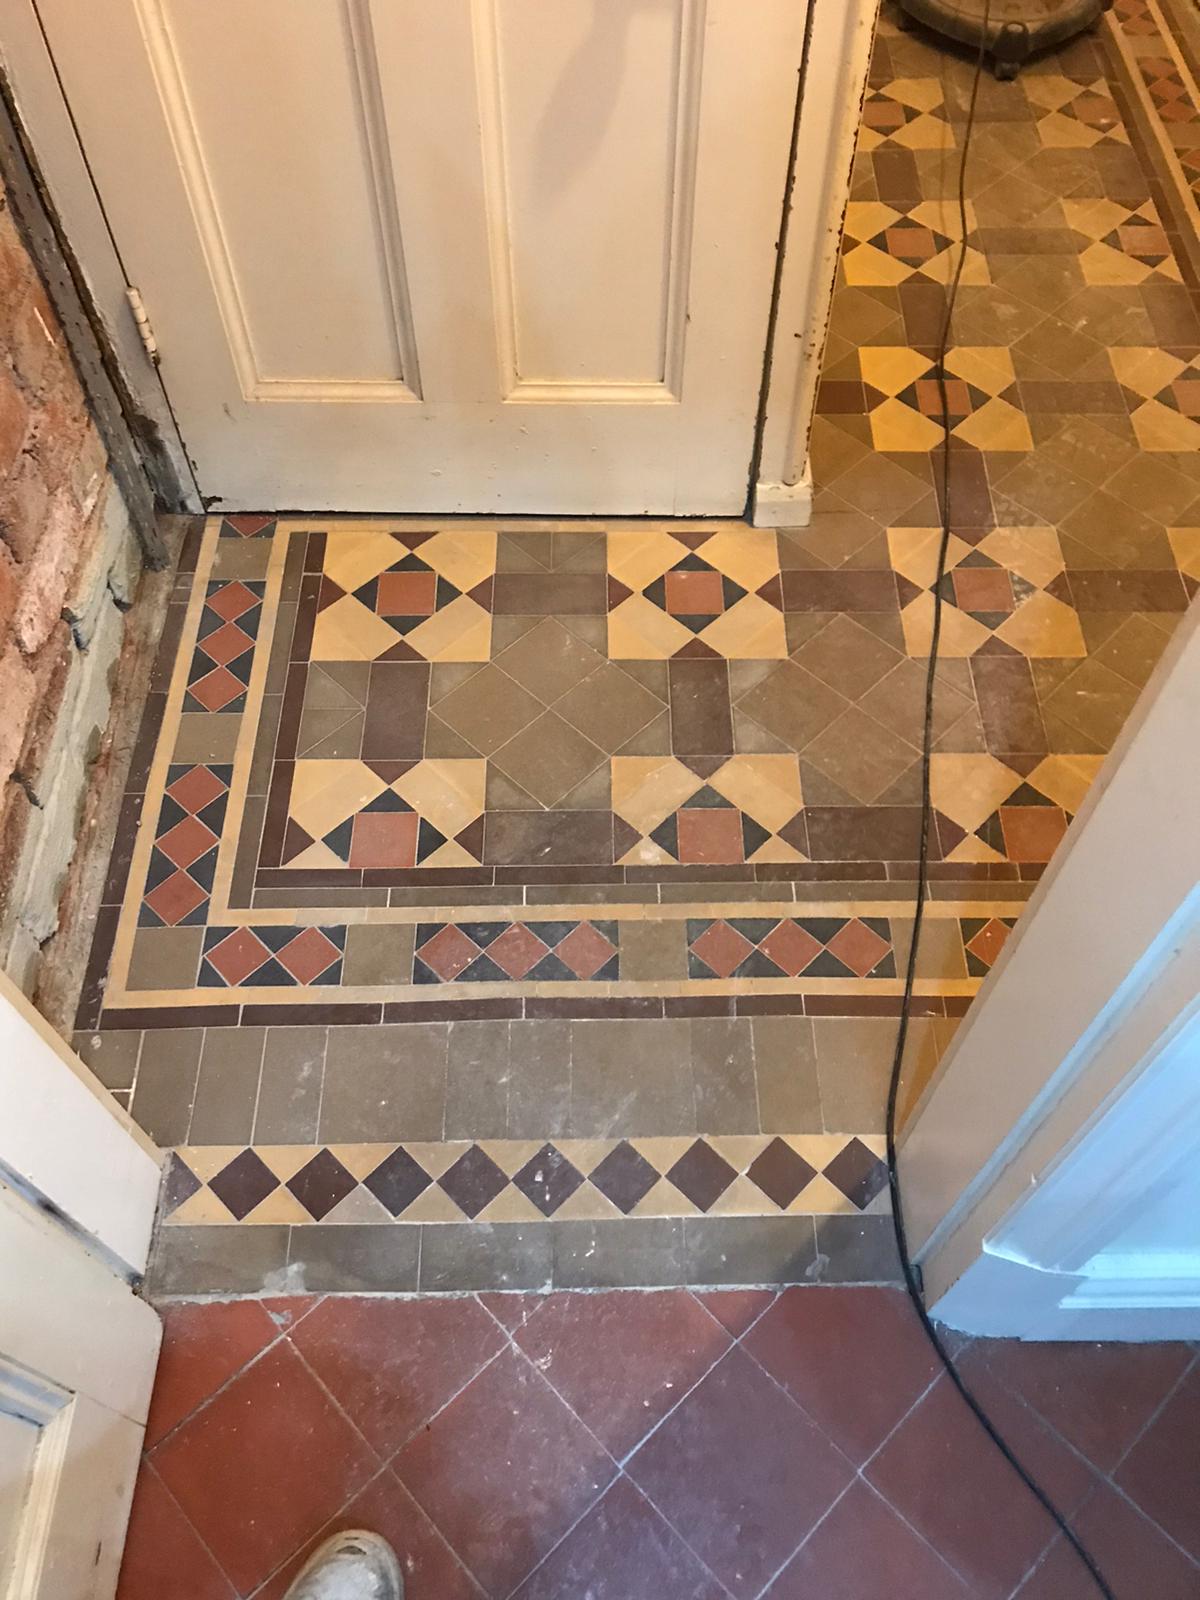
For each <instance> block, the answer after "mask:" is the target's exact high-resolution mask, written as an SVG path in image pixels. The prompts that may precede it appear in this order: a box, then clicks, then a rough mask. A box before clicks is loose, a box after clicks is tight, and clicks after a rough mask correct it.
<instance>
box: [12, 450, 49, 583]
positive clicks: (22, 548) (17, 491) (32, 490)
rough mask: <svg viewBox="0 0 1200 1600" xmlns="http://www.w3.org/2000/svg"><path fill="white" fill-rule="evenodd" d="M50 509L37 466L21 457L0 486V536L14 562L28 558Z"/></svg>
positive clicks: (44, 485)
mask: <svg viewBox="0 0 1200 1600" xmlns="http://www.w3.org/2000/svg"><path fill="white" fill-rule="evenodd" d="M49 511H50V492H49V490H48V489H47V488H46V482H45V479H44V478H43V477H42V472H41V468H40V467H39V465H38V463H37V462H36V461H35V460H34V459H33V458H32V457H31V456H28V455H26V456H22V458H21V460H20V461H18V463H17V466H16V469H15V470H14V471H13V472H12V473H11V474H10V476H9V478H8V481H7V482H6V483H5V484H4V486H3V488H2V489H0V538H3V540H4V542H5V544H7V545H8V547H9V549H10V550H11V551H12V552H13V554H14V555H15V556H16V558H17V560H18V561H21V562H28V561H32V559H33V554H34V551H35V550H36V549H37V547H38V545H39V543H40V542H41V537H42V530H43V529H44V527H45V526H46V517H47V515H48V514H49Z"/></svg>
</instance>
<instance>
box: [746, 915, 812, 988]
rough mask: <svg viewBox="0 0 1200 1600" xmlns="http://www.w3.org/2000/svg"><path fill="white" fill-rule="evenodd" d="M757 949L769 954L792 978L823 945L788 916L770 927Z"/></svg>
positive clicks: (801, 970)
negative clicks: (776, 925)
mask: <svg viewBox="0 0 1200 1600" xmlns="http://www.w3.org/2000/svg"><path fill="white" fill-rule="evenodd" d="M758 947H759V949H760V950H762V951H765V953H766V954H767V955H768V956H770V958H771V960H772V961H773V962H774V963H775V965H776V966H777V967H779V968H781V970H782V971H784V972H786V973H787V975H788V977H789V978H794V977H796V976H797V974H798V973H801V972H803V971H804V969H805V967H807V966H808V964H809V962H810V961H812V960H813V959H814V958H815V957H816V956H819V955H820V953H821V951H822V950H823V949H824V946H823V945H822V944H821V943H820V941H819V940H817V939H814V938H813V936H812V934H811V933H809V932H808V931H807V930H806V929H804V928H802V927H800V925H799V923H797V922H794V921H792V920H791V919H790V918H789V919H787V920H786V921H783V922H781V923H780V924H779V925H778V927H775V928H772V929H771V931H770V933H769V934H768V935H767V936H766V938H765V939H761V940H760V941H759V946H758Z"/></svg>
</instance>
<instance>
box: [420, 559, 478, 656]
mask: <svg viewBox="0 0 1200 1600" xmlns="http://www.w3.org/2000/svg"><path fill="white" fill-rule="evenodd" d="M415 554H416V556H417V558H418V560H420V561H424V562H425V563H426V564H427V565H428V566H431V567H432V568H433V570H434V571H435V572H440V573H441V575H442V577H443V578H447V579H448V580H449V581H450V582H451V583H452V584H453V585H454V587H455V588H456V589H461V590H462V591H463V592H464V593H466V591H467V590H468V589H473V588H474V587H475V585H476V584H477V583H482V582H483V580H484V579H485V578H490V577H491V576H492V574H493V573H494V572H495V570H496V535H495V534H494V533H485V532H476V531H474V530H473V529H472V530H469V531H468V530H460V529H454V530H450V531H446V532H442V533H435V534H434V536H433V538H432V539H426V540H425V541H424V542H423V543H422V544H421V545H420V546H419V547H418V548H417V550H416V552H415ZM471 659H472V660H473V659H474V657H472V658H471Z"/></svg>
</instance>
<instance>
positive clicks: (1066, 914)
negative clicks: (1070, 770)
mask: <svg viewBox="0 0 1200 1600" xmlns="http://www.w3.org/2000/svg"><path fill="white" fill-rule="evenodd" d="M1197 729H1200V601H1197V602H1195V603H1193V605H1192V607H1191V610H1190V612H1189V613H1188V614H1187V615H1185V616H1184V617H1182V618H1181V619H1180V622H1179V626H1178V628H1177V629H1176V632H1175V635H1174V637H1173V639H1172V640H1171V642H1170V644H1169V645H1168V647H1167V650H1166V651H1165V652H1164V655H1163V658H1162V660H1161V661H1160V663H1159V665H1158V668H1157V669H1156V671H1155V673H1154V674H1153V676H1152V677H1151V680H1150V682H1149V684H1148V685H1147V687H1146V689H1145V691H1144V692H1143V694H1142V697H1141V699H1140V700H1139V701H1138V704H1137V706H1136V707H1135V708H1134V711H1133V712H1132V714H1131V716H1130V718H1129V720H1128V722H1127V724H1126V727H1125V729H1124V731H1123V733H1122V735H1121V737H1120V739H1119V740H1118V742H1117V745H1116V746H1115V748H1114V749H1113V751H1112V753H1111V755H1110V756H1109V757H1108V760H1107V761H1106V762H1105V765H1104V767H1103V768H1102V770H1101V772H1100V774H1099V776H1098V777H1097V779H1096V781H1095V783H1094V784H1093V786H1092V789H1091V791H1090V793H1089V795H1088V798H1087V801H1086V802H1085V804H1084V806H1083V808H1082V809H1081V811H1080V813H1079V816H1078V818H1077V819H1076V821H1075V823H1074V825H1073V826H1072V828H1071V830H1070V832H1069V833H1068V835H1067V837H1066V839H1065V841H1064V843H1063V845H1062V847H1061V848H1060V850H1059V851H1058V853H1057V854H1056V855H1055V857H1054V860H1053V861H1052V863H1051V865H1050V869H1049V871H1048V872H1047V873H1046V876H1045V877H1044V878H1043V880H1042V882H1041V884H1040V885H1039V887H1038V890H1037V891H1036V893H1035V894H1034V896H1033V898H1032V899H1031V900H1030V903H1029V906H1028V908H1027V909H1026V911H1025V913H1024V914H1023V916H1022V917H1021V919H1020V921H1019V922H1018V924H1017V927H1016V930H1015V932H1014V934H1013V936H1012V938H1011V939H1010V940H1009V942H1008V945H1007V946H1006V948H1005V950H1004V951H1003V953H1002V955H1001V957H1000V959H999V960H998V961H997V963H996V965H995V967H994V968H993V970H992V972H991V974H990V975H989V977H988V979H987V980H986V982H985V984H984V986H983V989H982V990H981V992H980V994H979V997H978V998H977V1000H976V1001H975V1003H974V1005H973V1006H972V1008H971V1011H970V1012H969V1014H968V1016H967V1018H966V1020H965V1021H964V1023H963V1025H962V1027H961V1028H960V1030H959V1033H958V1035H957V1036H956V1038H955V1041H954V1044H953V1046H952V1047H951V1049H950V1050H949V1051H948V1052H947V1055H946V1058H945V1060H944V1061H943V1063H942V1064H941V1066H940V1067H939V1070H938V1072H937V1074H936V1075H935V1077H934V1079H933V1080H932V1081H931V1083H930V1084H929V1086H928V1087H927V1088H926V1090H925V1092H924V1094H923V1095H922V1097H921V1099H920V1101H919V1103H918V1105H917V1108H916V1110H915V1112H914V1114H913V1116H912V1118H911V1119H910V1121H909V1123H908V1126H907V1127H906V1129H905V1131H904V1134H903V1137H902V1140H901V1146H900V1176H901V1183H902V1188H903V1192H904V1194H905V1197H906V1203H905V1213H906V1219H907V1222H908V1228H909V1237H910V1243H911V1245H912V1247H913V1251H914V1256H915V1258H916V1259H917V1260H918V1261H919V1262H920V1264H921V1266H922V1269H923V1272H924V1277H925V1289H926V1298H927V1302H928V1303H929V1304H930V1306H931V1307H932V1308H933V1310H934V1311H935V1314H937V1315H938V1316H940V1317H942V1318H944V1319H945V1320H946V1321H948V1322H950V1323H951V1324H953V1325H954V1326H957V1327H961V1328H964V1329H966V1330H968V1331H971V1332H978V1333H984V1334H992V1335H997V1336H1014V1337H1020V1338H1041V1339H1047V1338H1054V1339H1081V1338H1086V1339H1119V1338H1129V1339H1146V1338H1196V1337H1197V1336H1200V1180H1198V1179H1197V1177H1196V1176H1195V1170H1196V1150H1197V1147H1198V1145H1200V828H1198V827H1197V825H1196V820H1197V818H1198V817H1200V737H1198V736H1197ZM1153 1217H1159V1218H1162V1219H1169V1220H1170V1221H1171V1222H1172V1223H1180V1224H1182V1225H1181V1226H1170V1227H1167V1226H1166V1225H1165V1223H1164V1225H1162V1227H1161V1234H1160V1235H1156V1233H1155V1230H1154V1229H1153V1228H1149V1227H1147V1226H1145V1225H1143V1226H1141V1228H1140V1230H1139V1221H1141V1222H1142V1223H1143V1224H1144V1223H1145V1220H1146V1219H1148V1218H1153ZM1189 1217H1190V1218H1191V1225H1190V1226H1189V1225H1188V1220H1187V1219H1188V1218H1189ZM1132 1230H1138V1237H1137V1245H1136V1248H1133V1247H1130V1246H1129V1245H1128V1244H1127V1243H1125V1242H1124V1241H1126V1240H1127V1238H1128V1237H1129V1236H1130V1234H1131V1231H1132Z"/></svg>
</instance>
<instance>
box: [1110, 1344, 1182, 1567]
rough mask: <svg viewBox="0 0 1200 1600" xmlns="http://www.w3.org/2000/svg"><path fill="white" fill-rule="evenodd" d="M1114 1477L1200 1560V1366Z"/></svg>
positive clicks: (1175, 1538)
mask: <svg viewBox="0 0 1200 1600" xmlns="http://www.w3.org/2000/svg"><path fill="white" fill-rule="evenodd" d="M1114 1477H1115V1479H1116V1482H1117V1483H1118V1484H1120V1486H1121V1488H1122V1489H1124V1490H1125V1492H1126V1494H1128V1495H1129V1496H1130V1497H1131V1498H1132V1499H1133V1500H1135V1501H1136V1502H1137V1504H1138V1505H1139V1506H1141V1508H1142V1510H1143V1511H1144V1512H1145V1513H1146V1515H1147V1516H1148V1517H1152V1518H1153V1519H1154V1521H1155V1522H1157V1523H1158V1525H1159V1527H1161V1528H1165V1529H1166V1531H1167V1532H1168V1533H1169V1534H1170V1535H1171V1537H1172V1539H1174V1540H1175V1541H1176V1542H1177V1543H1178V1544H1181V1545H1182V1546H1183V1548H1184V1549H1185V1550H1186V1551H1187V1552H1188V1554H1189V1555H1190V1556H1191V1557H1192V1559H1193V1560H1194V1561H1200V1366H1196V1367H1193V1368H1192V1370H1191V1372H1190V1373H1189V1374H1188V1376H1187V1377H1186V1378H1185V1379H1184V1381H1183V1383H1182V1384H1181V1385H1180V1386H1179V1388H1178V1389H1177V1390H1176V1391H1175V1393H1174V1394H1173V1395H1172V1396H1171V1398H1170V1400H1168V1402H1167V1404H1166V1405H1165V1407H1164V1408H1163V1410H1162V1412H1161V1414H1160V1415H1159V1416H1158V1417H1156V1418H1155V1420H1154V1421H1153V1423H1151V1425H1150V1427H1149V1428H1148V1429H1147V1430H1146V1432H1145V1433H1144V1434H1143V1435H1142V1437H1141V1438H1140V1439H1139V1440H1138V1442H1137V1444H1135V1445H1134V1447H1133V1449H1132V1450H1131V1451H1130V1452H1129V1454H1128V1455H1127V1456H1126V1458H1125V1460H1124V1462H1123V1463H1122V1464H1121V1467H1120V1470H1119V1471H1118V1472H1116V1473H1115V1474H1114Z"/></svg>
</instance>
